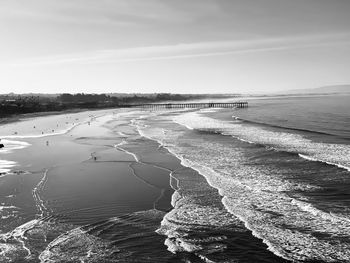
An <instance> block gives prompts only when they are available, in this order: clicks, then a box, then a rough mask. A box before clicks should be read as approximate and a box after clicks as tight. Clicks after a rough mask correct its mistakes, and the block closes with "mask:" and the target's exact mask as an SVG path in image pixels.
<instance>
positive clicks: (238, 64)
mask: <svg viewBox="0 0 350 263" xmlns="http://www.w3.org/2000/svg"><path fill="white" fill-rule="evenodd" d="M349 14H350V0H0V93H9V92H14V93H30V92H33V93H63V92H70V93H78V92H85V93H125V92H126V93H134V92H137V93H153V92H171V93H265V92H274V91H281V90H282V91H283V90H289V89H305V88H316V87H320V86H326V85H341V84H350V55H349V54H350V15H349Z"/></svg>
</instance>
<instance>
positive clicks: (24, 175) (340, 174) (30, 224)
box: [0, 96, 350, 262]
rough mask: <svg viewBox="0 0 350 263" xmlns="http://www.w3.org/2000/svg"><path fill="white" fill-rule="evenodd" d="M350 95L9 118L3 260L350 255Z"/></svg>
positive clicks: (324, 258) (335, 258)
mask: <svg viewBox="0 0 350 263" xmlns="http://www.w3.org/2000/svg"><path fill="white" fill-rule="evenodd" d="M349 102H350V97H349V96H322V97H303V98H282V99H281V98H279V99H264V100H260V99H259V100H251V101H250V104H249V105H250V107H249V108H248V109H237V110H228V109H204V110H199V111H195V110H190V111H182V112H181V111H177V112H176V111H173V112H171V111H169V110H167V111H156V112H148V111H142V112H129V113H123V114H119V113H118V114H115V113H112V112H103V114H101V116H100V117H97V118H96V119H93V120H92V119H91V113H89V114H86V116H85V115H84V116H83V115H80V118H81V119H83V120H84V121H83V124H79V125H78V126H77V127H76V128H69V127H70V125H72V124H71V123H68V124H66V126H67V125H68V126H67V127H68V128H69V129H67V127H66V126H65V128H64V129H65V132H64V133H63V134H58V135H55V136H53V137H50V136H48V137H40V136H39V137H36V136H34V137H33V134H31V136H29V137H25V136H19V135H18V136H17V137H16V136H14V135H13V129H16V126H9V127H7V128H6V127H5V128H2V131H3V132H5V131H6V129H8V132H7V133H9V135H11V136H9V137H7V139H6V140H8V141H7V142H8V143H10V145H11V147H12V148H11V149H10V150H8V151H7V152H6V151H5V152H3V153H2V155H1V158H2V162H3V163H2V164H1V165H2V169H3V175H2V177H0V190H1V192H0V195H1V196H0V198H1V211H0V212H1V216H2V218H1V220H2V221H1V233H0V234H1V235H0V241H1V242H0V262H299V261H300V262H350V172H349V170H350V143H349V142H350V125H349V123H350V115H349V114H350V106H349V105H350V103H349ZM57 118H58V119H57V120H61V119H62V122H64V123H66V122H67V120H66V119H67V117H65V118H62V117H57ZM86 118H88V119H86ZM73 119H74V121H76V119H77V118H73ZM87 121H90V122H91V123H88V122H87ZM68 122H69V121H68ZM37 123H40V122H37ZM53 123H54V124H56V122H53ZM29 124H30V126H28V125H25V124H21V125H24V126H25V128H26V129H28V131H30V132H31V133H32V132H33V130H31V128H33V127H32V123H29ZM46 130H49V131H52V130H51V129H49V127H47V129H46ZM4 135H5V134H4ZM47 138H49V141H50V144H49V146H48V145H46V143H45V142H46V140H47ZM50 147H52V148H51V149H55V151H52V150H50ZM65 149H70V150H69V151H65ZM34 150H35V151H34ZM29 156H30V157H29ZM173 156H176V157H177V159H176V158H174V157H173ZM95 157H96V158H95ZM36 160H37V161H36ZM180 162H181V164H180ZM19 171H22V172H19ZM50 260H51V261H50Z"/></svg>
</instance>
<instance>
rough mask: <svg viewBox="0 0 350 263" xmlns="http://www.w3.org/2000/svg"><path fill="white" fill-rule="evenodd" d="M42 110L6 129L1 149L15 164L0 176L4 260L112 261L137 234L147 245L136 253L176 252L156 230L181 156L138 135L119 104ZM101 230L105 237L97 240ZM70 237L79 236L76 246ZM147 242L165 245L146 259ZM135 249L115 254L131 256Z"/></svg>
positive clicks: (141, 244) (168, 206)
mask: <svg viewBox="0 0 350 263" xmlns="http://www.w3.org/2000/svg"><path fill="white" fill-rule="evenodd" d="M120 114H121V115H122V114H123V113H120ZM93 115H94V116H93ZM126 115H127V113H126ZM42 118H44V120H43V119H31V120H25V121H23V122H19V123H10V124H9V125H8V126H7V127H5V128H3V131H2V132H3V133H5V132H7V134H10V135H4V136H3V137H2V138H3V139H2V140H3V142H4V143H5V148H4V149H3V153H2V155H1V157H2V158H3V157H5V156H6V159H7V160H9V161H7V162H11V163H12V167H9V166H7V168H6V169H5V167H3V169H4V172H3V174H2V177H1V184H0V193H1V216H2V217H1V221H2V224H1V238H0V240H1V245H0V247H1V252H0V259H1V260H0V261H1V262H40V261H41V262H49V261H50V260H54V261H55V262H56V261H59V262H67V260H72V262H74V260H78V259H79V260H82V259H83V258H84V257H86V259H87V260H92V261H93V260H97V259H98V260H101V259H103V260H106V261H108V260H110V261H111V262H114V261H113V260H115V257H114V256H113V253H114V252H115V251H114V250H115V249H118V251H119V250H123V249H122V248H121V247H122V246H121V247H119V246H117V245H116V244H114V243H118V242H120V243H122V244H123V246H127V247H128V246H129V245H130V244H131V243H133V242H132V241H128V239H130V240H132V239H133V238H134V237H133V235H134V236H139V234H140V236H139V239H140V240H139V241H137V242H136V243H135V244H133V246H135V247H144V253H140V251H138V252H137V253H138V254H139V255H138V256H135V257H137V258H138V260H141V258H142V257H145V259H144V260H146V261H147V260H148V261H149V262H151V261H153V262H155V261H158V262H162V260H161V258H162V256H161V254H162V253H161V251H162V249H163V250H164V251H163V254H164V256H163V257H165V258H166V257H168V258H170V259H171V258H172V257H174V256H173V255H172V254H171V253H168V251H167V250H166V247H165V246H164V244H163V243H164V241H162V240H161V236H160V235H158V234H156V232H155V230H156V228H157V225H159V224H160V221H161V219H162V217H163V215H164V214H165V213H166V212H167V211H168V210H170V209H171V195H172V193H173V189H172V186H171V184H170V183H169V182H170V173H171V172H172V171H175V170H176V169H179V167H180V166H181V165H180V163H179V161H178V160H177V159H176V158H174V157H173V156H172V155H170V154H169V153H168V152H167V151H166V150H164V149H162V148H159V145H158V144H157V143H155V142H153V141H150V140H147V139H145V138H141V137H140V136H139V134H138V133H137V131H135V129H134V128H132V127H131V126H129V125H128V124H129V120H128V117H121V116H119V115H118V113H116V111H101V112H88V113H87V112H85V113H77V114H69V115H67V114H61V115H57V116H49V117H42ZM48 118H49V119H50V121H49V122H48V121H47V119H48ZM52 118H54V120H53V119H52ZM66 122H67V123H66ZM56 123H58V124H56ZM73 123H74V124H73ZM54 124H55V125H54ZM60 125H62V126H63V127H57V126H60ZM34 126H36V128H35V129H34V128H33V127H34ZM39 127H40V128H42V129H44V130H45V134H40V132H41V131H37V130H38V129H39ZM116 127H117V128H116ZM60 128H61V129H60ZM5 129H7V130H6V131H4V130H5ZM14 130H16V131H17V134H14V133H15V132H14ZM49 130H51V131H52V130H56V131H52V133H53V134H50V133H49V132H48V131H49ZM20 132H21V133H20ZM19 133H20V134H19ZM24 141H25V143H24ZM11 143H12V144H11ZM8 145H13V147H12V148H7V146H8ZM18 145H20V146H21V147H18ZM82 227H83V228H84V229H82ZM109 229H118V231H119V233H117V231H112V234H111V233H109V231H108V230H109ZM97 232H98V234H96V233H97ZM100 232H101V233H100ZM104 232H106V233H104ZM132 232H135V233H134V234H132ZM89 233H90V234H89ZM141 233H142V234H141ZM104 234H106V235H107V236H108V237H105V236H104ZM61 235H64V237H62V236H61ZM100 235H102V236H103V237H104V238H103V241H101V240H102V239H101V240H95V239H97V237H96V236H100ZM109 235H110V236H109ZM142 235H144V237H143V238H142ZM118 239H125V240H124V241H118ZM148 239H152V243H151V244H149V243H148V241H147V240H148ZM96 242H97V243H96ZM155 242H157V243H155ZM71 243H77V244H74V249H71V248H70V245H71ZM128 243H130V244H129V245H128ZM53 244H54V245H53ZM67 244H68V245H67ZM80 245H81V246H80ZM149 246H154V247H155V248H156V249H157V250H158V251H159V252H160V253H157V259H152V260H151V259H150V258H149V259H147V258H148V257H149V256H147V254H149V253H150V251H152V249H151V248H150V247H149ZM58 247H59V248H58ZM107 247H109V250H108V251H109V252H108V251H105V249H106V248H107ZM146 247H147V249H146ZM153 249H154V248H153ZM132 250H133V249H132V248H130V249H129V248H126V249H125V252H121V255H123V253H124V254H125V255H124V256H121V255H118V258H119V257H121V258H123V257H124V258H129V257H130V253H132ZM75 253H76V256H75V257H74V254H75ZM101 253H102V254H101ZM103 253H107V254H108V253H109V254H108V255H107V254H103ZM131 258H132V257H131ZM163 259H164V258H163ZM154 260H155V261H154Z"/></svg>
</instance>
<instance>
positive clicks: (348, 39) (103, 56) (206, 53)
mask: <svg viewBox="0 0 350 263" xmlns="http://www.w3.org/2000/svg"><path fill="white" fill-rule="evenodd" d="M349 43H350V34H332V35H316V36H296V37H295V36H294V37H283V38H269V39H253V40H241V41H218V42H198V43H186V44H177V45H166V46H148V47H137V48H128V49H115V50H111V49H109V50H98V51H92V52H85V53H76V54H67V55H60V56H53V57H41V58H34V59H29V60H25V61H18V62H16V63H12V64H11V65H10V66H12V67H30V66H44V65H45V66H50V65H51V66H55V65H65V64H67V65H72V64H73V65H76V64H101V63H128V62H142V61H156V60H172V59H189V58H201V57H211V56H225V55H234V54H244V53H253V52H272V51H279V50H288V49H298V48H309V47H319V46H331V45H341V44H349Z"/></svg>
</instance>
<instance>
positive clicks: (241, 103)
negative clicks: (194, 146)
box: [127, 101, 248, 109]
mask: <svg viewBox="0 0 350 263" xmlns="http://www.w3.org/2000/svg"><path fill="white" fill-rule="evenodd" d="M127 107H133V108H135V107H137V108H143V109H180V108H181V109H182V108H247V107H248V102H246V101H238V102H230V103H217V102H207V103H148V104H134V105H128V106H127Z"/></svg>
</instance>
